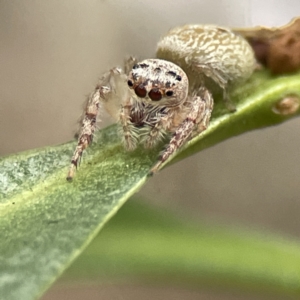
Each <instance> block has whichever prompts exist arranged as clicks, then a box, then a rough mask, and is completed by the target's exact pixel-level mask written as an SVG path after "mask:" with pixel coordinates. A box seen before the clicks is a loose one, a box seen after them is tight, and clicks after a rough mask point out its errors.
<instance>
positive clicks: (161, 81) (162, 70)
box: [67, 58, 213, 180]
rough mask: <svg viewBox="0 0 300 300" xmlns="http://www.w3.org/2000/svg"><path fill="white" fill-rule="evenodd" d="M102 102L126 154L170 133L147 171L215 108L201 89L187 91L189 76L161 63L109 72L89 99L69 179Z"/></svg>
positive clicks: (131, 65)
mask: <svg viewBox="0 0 300 300" xmlns="http://www.w3.org/2000/svg"><path fill="white" fill-rule="evenodd" d="M101 103H102V104H103V105H104V107H105V109H106V110H107V111H108V112H109V113H110V115H111V116H112V117H114V118H115V119H116V120H117V121H118V122H119V124H120V131H121V134H122V137H123V144H124V147H125V149H127V150H134V149H135V148H136V147H137V145H138V143H142V144H143V145H144V146H145V148H152V147H154V146H155V145H156V144H157V143H158V142H159V141H160V140H161V138H162V137H163V136H164V135H165V134H166V133H173V136H172V138H171V140H170V142H169V144H168V145H167V147H166V149H165V150H164V151H163V152H162V154H161V156H160V159H159V161H158V163H157V164H156V165H155V166H154V167H153V168H152V170H151V173H154V172H156V171H157V170H158V169H159V167H160V166H161V164H162V163H163V162H164V161H165V160H167V159H168V157H169V156H170V155H172V154H173V153H174V152H175V151H176V150H177V149H178V148H179V147H180V146H182V145H183V144H184V143H185V142H186V141H187V140H188V139H189V138H191V137H192V136H193V135H194V134H197V133H199V132H201V131H203V130H205V129H206V127H207V125H208V123H209V119H210V116H211V111H212V108H213V99H212V97H211V94H210V93H209V91H208V90H207V89H206V88H205V87H199V89H197V90H196V91H193V92H192V93H189V82H188V78H187V75H186V74H185V72H184V71H183V70H182V69H181V68H180V67H179V66H177V65H175V64H174V63H172V62H168V61H165V60H161V59H147V60H144V61H142V62H139V63H137V62H136V61H135V59H133V58H131V59H130V60H128V61H127V62H126V65H125V73H123V71H122V70H121V69H119V68H114V69H112V70H111V71H109V72H107V73H106V74H104V76H103V77H102V79H101V80H100V82H99V84H98V85H97V87H96V89H95V91H94V92H93V93H92V94H91V95H90V97H89V99H88V102H87V106H86V112H85V115H84V117H83V120H82V127H81V132H80V135H79V139H78V144H77V147H76V149H75V152H74V154H73V157H72V162H71V166H70V170H69V173H68V177H67V179H68V180H71V179H72V178H73V176H74V173H75V169H76V167H77V165H78V162H79V160H80V157H81V155H82V152H83V151H84V149H85V148H86V147H87V146H88V145H89V144H90V143H91V141H92V137H93V134H94V131H95V129H96V121H97V116H98V113H99V108H100V105H101Z"/></svg>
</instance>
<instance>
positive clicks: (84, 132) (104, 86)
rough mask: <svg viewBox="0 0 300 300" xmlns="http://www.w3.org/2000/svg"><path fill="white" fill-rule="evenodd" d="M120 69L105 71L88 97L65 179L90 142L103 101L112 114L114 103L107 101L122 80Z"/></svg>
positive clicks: (72, 172) (111, 100) (73, 173)
mask: <svg viewBox="0 0 300 300" xmlns="http://www.w3.org/2000/svg"><path fill="white" fill-rule="evenodd" d="M122 76H124V74H123V73H122V70H121V69H119V68H114V69H112V70H110V71H109V72H107V73H105V74H104V75H103V76H102V78H101V79H100V81H99V83H98V85H97V86H96V88H95V90H94V92H93V93H92V94H91V95H90V96H89V97H88V100H87V103H86V107H85V113H84V116H83V118H82V121H81V129H80V133H79V137H78V143H77V146H76V148H75V151H74V154H73V156H72V159H71V165H70V168H69V172H68V175H67V180H69V181H71V180H72V179H73V177H74V175H75V171H76V169H77V166H78V164H79V162H80V159H81V156H82V153H83V151H84V150H85V149H86V148H87V147H88V146H89V145H90V144H91V142H92V140H93V135H94V132H95V130H96V124H97V121H98V114H99V111H100V109H101V104H102V103H103V104H104V106H105V108H106V109H107V111H108V112H109V113H110V114H111V115H112V116H114V114H115V108H114V106H117V105H116V104H114V105H110V104H109V103H111V102H113V101H115V99H114V98H116V93H115V91H116V89H117V88H118V87H117V85H118V83H119V81H121V80H122Z"/></svg>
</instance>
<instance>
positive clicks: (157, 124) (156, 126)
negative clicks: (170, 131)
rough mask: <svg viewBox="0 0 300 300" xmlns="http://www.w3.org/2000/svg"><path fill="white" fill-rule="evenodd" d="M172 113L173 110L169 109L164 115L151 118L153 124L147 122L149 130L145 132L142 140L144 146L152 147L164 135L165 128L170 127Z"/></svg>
mask: <svg viewBox="0 0 300 300" xmlns="http://www.w3.org/2000/svg"><path fill="white" fill-rule="evenodd" d="M173 115H174V113H173V111H171V110H170V111H169V112H168V113H167V114H166V115H163V116H160V117H157V116H156V117H155V118H154V119H153V121H154V122H153V124H151V123H152V122H151V121H150V122H148V123H150V130H149V131H148V132H147V135H146V137H145V138H144V140H143V143H144V145H145V148H148V149H150V148H153V147H154V146H155V145H157V143H158V142H159V141H160V140H161V139H162V138H163V137H164V136H165V134H166V131H167V128H169V127H170V123H171V120H172V118H173ZM157 119H158V121H157Z"/></svg>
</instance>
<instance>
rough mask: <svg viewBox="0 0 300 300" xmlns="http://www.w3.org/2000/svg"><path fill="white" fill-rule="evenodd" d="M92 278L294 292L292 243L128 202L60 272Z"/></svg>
mask: <svg viewBox="0 0 300 300" xmlns="http://www.w3.org/2000/svg"><path fill="white" fill-rule="evenodd" d="M132 200H134V199H132ZM136 200H137V199H136ZM99 278H100V279H102V280H104V281H107V280H109V281H110V282H111V280H112V279H114V280H116V279H122V278H123V279H124V278H126V279H127V280H128V279H130V278H131V279H138V281H139V282H140V281H141V280H144V281H149V280H151V281H152V282H156V283H157V284H162V283H163V282H173V284H174V282H175V283H176V284H177V285H178V284H180V285H181V286H182V287H184V286H196V287H201V288H205V287H211V286H213V287H214V288H217V287H226V288H231V289H237V288H238V289H239V290H244V291H245V290H246V291H252V292H256V293H265V292H269V293H276V294H277V295H278V294H279V295H280V294H282V295H285V296H287V295H298V296H299V295H300V242H296V241H293V240H290V239H287V238H282V237H279V236H276V235H273V234H271V233H264V234H262V233H258V232H255V231H253V230H252V231H251V230H246V229H241V228H239V229H237V228H233V227H227V228H226V226H217V225H209V224H205V223H203V222H202V223H198V224H196V223H193V222H191V221H187V220H182V219H178V218H176V217H175V216H173V215H171V214H170V213H169V212H167V211H165V210H162V209H159V210H158V209H154V208H152V207H150V206H149V205H145V204H143V203H141V202H140V201H130V202H129V203H127V204H126V205H124V207H122V209H121V210H120V212H119V213H118V215H117V216H116V217H115V218H113V220H111V222H109V224H108V225H107V226H106V227H105V228H104V230H103V231H102V232H101V233H100V234H99V235H98V236H97V238H96V239H95V240H94V241H93V242H92V243H91V244H90V246H89V247H88V248H87V249H86V251H84V253H83V254H82V256H80V257H79V259H78V260H77V261H76V262H75V263H74V264H73V265H72V266H71V267H70V269H69V270H68V271H67V272H66V274H65V275H64V276H63V279H64V280H70V279H72V280H73V279H77V280H78V279H80V281H82V280H93V281H94V282H95V280H97V279H99Z"/></svg>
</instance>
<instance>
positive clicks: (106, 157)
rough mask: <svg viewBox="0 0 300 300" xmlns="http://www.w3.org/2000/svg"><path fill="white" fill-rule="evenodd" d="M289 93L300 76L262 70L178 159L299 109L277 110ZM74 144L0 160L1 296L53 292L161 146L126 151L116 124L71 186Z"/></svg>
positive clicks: (298, 87)
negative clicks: (274, 74) (230, 109)
mask: <svg viewBox="0 0 300 300" xmlns="http://www.w3.org/2000/svg"><path fill="white" fill-rule="evenodd" d="M290 94H293V95H296V96H298V97H299V95H300V75H299V74H295V75H293V76H287V77H279V78H275V79H274V78H271V77H270V76H269V75H268V73H266V72H260V73H257V74H255V76H253V78H252V79H251V80H250V81H249V82H248V83H247V84H245V85H243V86H242V87H240V88H239V89H238V90H236V91H235V92H233V93H232V98H233V99H234V100H235V101H236V103H237V112H236V113H233V114H230V113H228V112H227V111H226V109H225V108H224V105H223V103H218V104H217V105H216V108H215V110H214V116H213V120H212V122H211V125H210V126H209V128H208V130H206V131H205V132H203V133H202V134H201V135H199V136H198V137H196V138H195V139H193V140H192V141H190V142H189V143H188V144H187V145H186V146H185V147H184V149H183V151H182V152H180V153H179V155H178V156H177V157H176V159H177V160H178V159H182V158H183V157H186V156H188V155H191V154H192V153H195V152H197V151H199V150H201V149H203V148H206V147H209V146H211V145H214V144H216V143H218V142H220V141H222V140H224V139H226V138H229V137H231V136H234V135H237V134H240V133H242V132H245V131H248V130H252V129H256V128H261V127H263V126H269V125H274V124H277V123H280V122H283V121H285V120H287V119H289V118H291V117H293V116H295V115H297V114H299V110H298V111H297V112H296V113H295V114H293V115H287V116H283V115H278V114H274V112H273V111H272V106H273V105H275V103H277V101H278V100H279V99H281V98H282V97H284V96H285V95H290ZM237 99H238V100H237ZM74 146H75V143H73V142H72V143H68V144H65V145H62V146H57V147H48V148H45V149H39V150H34V151H29V152H26V153H21V154H18V155H13V156H10V157H6V158H3V159H2V160H1V161H0V240H1V243H0V253H1V256H0V299H6V300H11V299H18V300H19V299H22V300H27V299H33V298H35V297H37V296H38V295H40V294H41V293H42V292H43V291H44V290H45V289H47V288H48V287H49V285H50V284H51V283H52V282H53V281H54V280H55V279H56V278H57V277H58V276H59V275H60V274H61V273H62V272H63V271H64V270H65V269H66V267H67V266H69V264H70V263H71V262H72V261H73V260H74V259H75V258H76V257H77V256H78V255H79V254H80V253H81V252H82V251H83V249H84V248H85V247H86V246H87V245H88V243H89V242H90V241H91V240H92V239H93V238H94V237H95V235H96V234H97V233H98V232H99V230H100V229H101V227H102V226H103V225H104V224H105V223H106V222H107V220H109V219H110V218H111V217H112V215H114V214H115V213H116V211H117V210H118V209H119V208H120V207H121V205H122V204H123V203H124V202H125V201H126V200H127V199H128V198H129V197H130V196H131V195H132V194H134V193H135V192H136V191H137V190H138V189H139V188H140V187H141V186H142V185H143V184H144V183H145V182H146V179H147V176H146V175H147V173H148V172H149V170H150V168H151V166H152V165H153V164H154V163H155V161H156V159H157V156H158V153H159V152H160V150H161V147H158V148H157V149H154V150H152V151H148V152H147V151H145V150H143V149H138V150H137V151H135V152H134V153H127V152H125V151H124V150H123V148H122V145H121V143H120V139H119V137H118V135H117V130H116V126H111V127H109V128H106V129H104V130H102V131H101V132H100V133H99V135H98V141H97V142H95V143H94V144H93V146H92V147H91V148H90V149H89V151H88V154H87V155H85V157H84V160H83V163H82V165H81V167H80V168H79V171H78V172H77V174H76V177H75V179H74V181H73V182H72V183H69V182H67V181H66V180H65V176H66V173H67V166H68V164H69V160H70V157H71V155H72V151H73V148H74Z"/></svg>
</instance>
